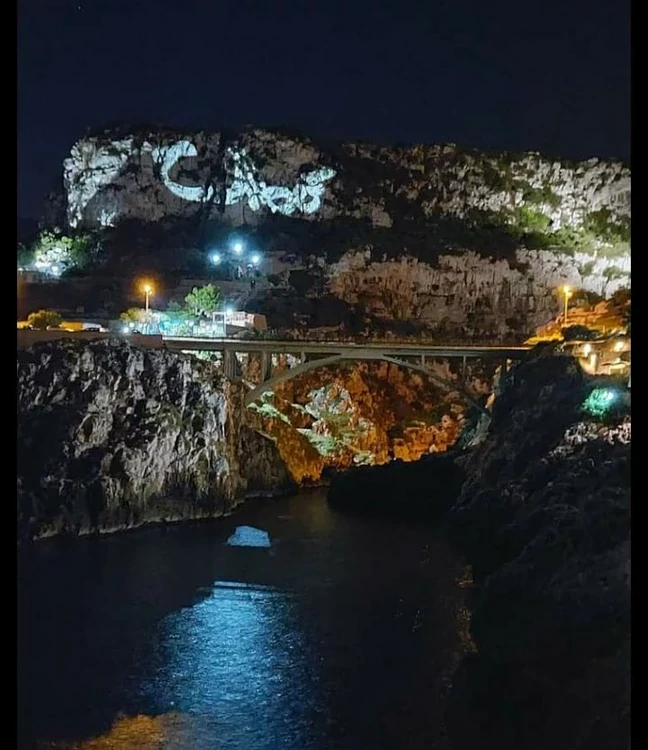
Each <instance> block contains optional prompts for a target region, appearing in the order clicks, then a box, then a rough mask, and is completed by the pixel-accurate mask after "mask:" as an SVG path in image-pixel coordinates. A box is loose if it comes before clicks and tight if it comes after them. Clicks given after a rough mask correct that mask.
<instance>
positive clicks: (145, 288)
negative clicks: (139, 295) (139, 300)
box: [142, 284, 153, 315]
mask: <svg viewBox="0 0 648 750" xmlns="http://www.w3.org/2000/svg"><path fill="white" fill-rule="evenodd" d="M142 291H143V292H144V307H145V308H146V314H147V315H148V311H149V298H150V296H151V295H152V294H153V287H152V286H151V285H150V284H144V286H143V287H142Z"/></svg>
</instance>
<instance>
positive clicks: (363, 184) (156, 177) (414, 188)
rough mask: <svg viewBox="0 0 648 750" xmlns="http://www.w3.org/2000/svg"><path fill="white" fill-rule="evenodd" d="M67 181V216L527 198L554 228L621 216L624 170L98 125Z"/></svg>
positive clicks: (374, 212) (491, 203)
mask: <svg viewBox="0 0 648 750" xmlns="http://www.w3.org/2000/svg"><path fill="white" fill-rule="evenodd" d="M64 180H65V189H66V193H67V211H68V213H67V215H68V222H69V224H70V225H71V226H76V225H78V224H82V223H83V224H87V225H90V226H107V225H110V224H112V223H114V222H118V221H121V220H123V219H127V218H135V219H140V220H143V221H158V220H160V219H161V218H163V217H168V216H191V215H194V214H195V213H196V212H197V211H199V210H206V211H207V212H208V213H209V214H211V215H215V216H223V217H225V218H226V219H228V220H230V221H231V222H232V223H234V224H244V223H249V222H252V223H254V222H257V221H260V220H262V219H263V218H264V217H267V216H268V215H270V214H279V215H283V216H289V217H293V218H308V219H311V220H326V219H334V218H340V217H343V216H346V217H353V218H362V219H368V220H370V221H371V222H372V224H374V225H375V226H382V227H391V226H393V225H394V223H397V222H399V221H400V220H401V218H402V217H401V215H400V214H402V213H403V211H406V212H409V213H410V215H411V214H412V213H414V214H415V215H417V216H419V217H420V218H435V217H437V216H439V215H446V216H454V217H458V218H461V219H466V218H468V217H469V216H470V214H471V212H475V211H481V212H492V213H498V214H502V216H507V217H508V218H510V219H511V220H514V219H515V214H516V211H518V209H523V208H525V207H526V208H529V207H533V208H534V209H535V210H536V212H537V213H539V214H541V215H542V216H546V217H547V220H548V222H550V223H551V225H552V227H553V229H554V230H558V229H561V228H563V227H574V226H584V225H585V224H586V223H587V221H588V216H590V215H591V214H597V213H598V212H601V211H603V212H605V215H606V216H605V218H606V219H609V221H610V222H611V223H612V224H623V223H624V222H625V220H626V219H627V218H628V216H629V211H630V209H629V205H630V173H629V170H628V169H626V168H624V167H623V166H622V165H621V164H617V163H610V162H605V161H600V160H598V159H592V160H590V161H588V162H584V163H580V164H569V163H566V162H561V161H558V160H549V159H545V158H542V157H541V156H540V155H539V154H536V153H529V154H521V155H511V154H483V153H479V152H476V151H471V150H468V149H462V148H459V147H457V146H455V145H454V144H448V145H442V146H422V145H421V146H412V147H404V148H385V147H380V146H372V145H369V144H361V143H342V144H322V145H319V144H316V143H315V142H314V141H312V140H311V139H309V138H306V137H302V136H296V135H287V134H284V133H280V132H277V131H274V132H270V131H264V130H258V129H253V130H248V131H245V132H240V133H223V132H221V133H213V132H212V133H209V132H192V133H188V132H185V133H182V132H171V131H159V130H158V131H145V130H140V131H138V132H135V131H133V132H126V131H125V132H122V133H117V132H115V131H112V132H111V131H108V132H104V133H102V134H99V135H95V136H91V137H87V138H84V139H82V140H80V141H78V142H77V143H76V144H75V145H74V147H73V148H72V151H71V154H70V156H69V158H68V159H66V161H65V165H64ZM518 218H519V217H518ZM526 218H527V219H529V220H530V219H531V218H533V217H526ZM599 218H602V217H599Z"/></svg>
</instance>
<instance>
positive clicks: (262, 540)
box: [227, 526, 271, 547]
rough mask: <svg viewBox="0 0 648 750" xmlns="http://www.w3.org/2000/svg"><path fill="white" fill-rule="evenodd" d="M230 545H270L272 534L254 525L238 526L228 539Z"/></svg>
mask: <svg viewBox="0 0 648 750" xmlns="http://www.w3.org/2000/svg"><path fill="white" fill-rule="evenodd" d="M227 544H229V546H230V547H270V546H271V542H270V536H269V535H268V532H267V531H263V529H255V528H254V527H253V526H237V527H236V531H235V532H234V533H233V534H232V536H231V537H230V538H229V539H228V540H227Z"/></svg>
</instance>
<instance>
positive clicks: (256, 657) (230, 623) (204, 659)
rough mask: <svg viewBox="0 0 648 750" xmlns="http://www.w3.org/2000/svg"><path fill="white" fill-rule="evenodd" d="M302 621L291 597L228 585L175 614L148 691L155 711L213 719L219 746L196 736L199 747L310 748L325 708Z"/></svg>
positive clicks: (164, 627) (162, 636)
mask: <svg viewBox="0 0 648 750" xmlns="http://www.w3.org/2000/svg"><path fill="white" fill-rule="evenodd" d="M296 615H297V613H296V611H295V601H294V597H293V596H291V595H289V594H287V593H286V592H282V591H280V590H278V589H276V588H273V587H270V586H259V585H252V584H242V583H236V582H228V581H219V582H217V583H216V584H215V586H214V588H213V591H212V593H211V595H210V596H209V597H208V598H207V599H205V600H204V601H201V602H200V603H199V604H196V605H194V606H193V607H190V608H186V609H184V610H182V611H180V612H176V613H173V614H172V615H169V616H168V617H167V618H166V619H165V620H164V621H163V622H162V623H161V625H160V633H159V642H158V644H157V648H156V660H157V662H158V665H159V666H158V669H157V670H156V672H155V676H154V678H153V679H152V680H151V681H149V682H148V684H147V685H146V686H145V687H144V690H145V692H147V693H149V694H150V695H151V696H152V697H153V700H154V705H155V709H156V713H157V712H160V713H166V712H167V711H170V710H174V711H179V712H180V713H181V714H185V713H186V714H191V715H193V716H196V717H201V716H202V717H203V719H205V718H206V717H209V723H210V724H211V726H212V727H215V728H217V731H216V734H217V736H218V738H219V741H218V743H217V744H215V743H214V734H213V733H212V734H211V736H208V737H204V738H202V740H201V739H200V738H198V737H195V738H194V743H199V744H193V745H192V747H196V748H205V750H207V749H208V748H209V750H212V749H213V748H215V747H221V746H222V747H228V746H232V747H233V746H234V745H231V744H229V743H231V742H234V741H236V742H237V744H236V747H250V748H258V750H265V749H266V748H267V749H268V750H270V749H271V748H272V749H273V750H274V749H275V748H293V747H294V748H302V747H304V748H305V747H308V745H309V743H310V734H311V729H310V727H311V725H312V723H313V720H314V719H315V718H316V714H317V712H318V710H319V711H320V712H321V711H322V707H321V706H320V705H318V704H319V690H318V686H317V672H316V671H315V670H314V669H310V668H309V664H308V659H309V654H310V653H311V651H310V649H309V648H308V645H307V644H306V643H305V639H304V637H303V634H302V632H301V631H300V629H299V623H298V618H297V616H296ZM203 723H204V722H201V721H198V722H197V726H200V725H201V724H203Z"/></svg>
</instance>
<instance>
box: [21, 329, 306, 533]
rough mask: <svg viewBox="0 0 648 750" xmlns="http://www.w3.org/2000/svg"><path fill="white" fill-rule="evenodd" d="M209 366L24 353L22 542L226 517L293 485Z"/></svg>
mask: <svg viewBox="0 0 648 750" xmlns="http://www.w3.org/2000/svg"><path fill="white" fill-rule="evenodd" d="M243 397H244V390H243V386H240V385H235V384H233V383H230V382H228V381H226V380H225V379H223V378H221V377H220V376H219V375H218V374H217V372H216V370H215V369H214V368H213V366H212V365H211V364H209V363H205V362H199V361H197V360H195V359H193V358H187V357H184V356H182V355H177V354H173V353H169V352H166V351H164V350H143V349H138V348H136V347H134V346H129V345H128V344H125V343H120V342H116V341H111V340H108V341H95V342H85V343H84V342H73V341H58V342H52V343H43V344H37V345H35V346H33V347H32V348H31V349H29V350H27V351H23V352H19V353H18V535H19V538H21V539H25V538H34V537H40V536H46V535H51V534H58V533H70V534H79V533H91V532H95V531H99V532H102V531H111V530H117V529H125V528H130V527H134V526H138V525H140V524H144V523H147V522H157V521H174V520H180V519H197V518H206V517H213V516H218V515H221V514H222V513H224V512H227V511H228V510H229V509H231V508H232V507H233V506H234V505H235V504H236V503H237V502H238V501H240V500H241V499H242V498H243V497H244V496H246V495H250V494H255V493H266V492H274V491H280V490H282V489H286V488H288V487H289V486H290V485H291V482H290V479H289V476H288V474H287V471H286V468H285V465H284V463H283V462H282V461H281V459H280V457H279V455H278V453H277V450H276V448H275V446H274V444H273V443H272V442H271V441H270V440H268V439H267V438H264V437H262V436H261V435H259V434H258V433H257V432H255V431H254V430H253V429H252V428H251V427H250V426H249V425H248V423H247V422H246V420H245V413H246V412H245V408H244V405H243Z"/></svg>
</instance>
